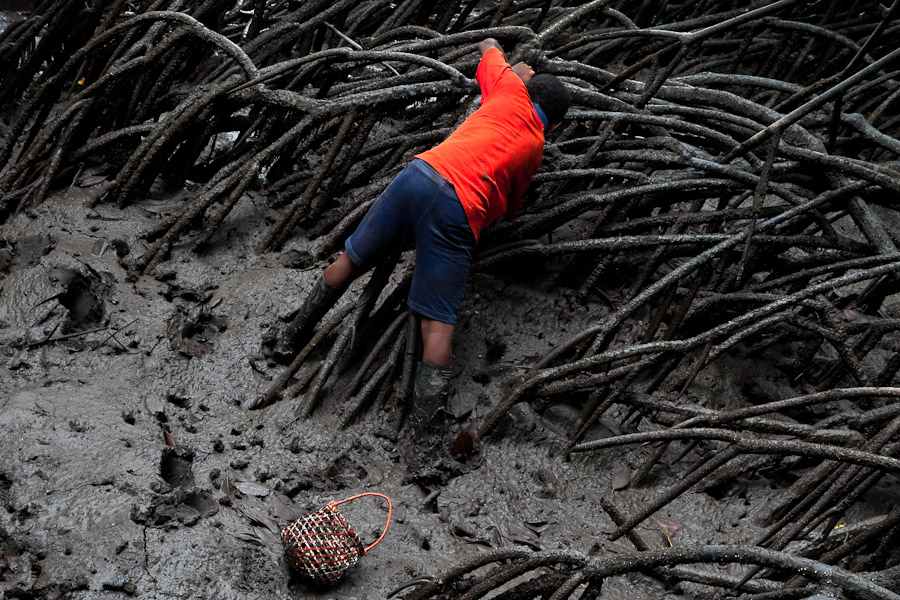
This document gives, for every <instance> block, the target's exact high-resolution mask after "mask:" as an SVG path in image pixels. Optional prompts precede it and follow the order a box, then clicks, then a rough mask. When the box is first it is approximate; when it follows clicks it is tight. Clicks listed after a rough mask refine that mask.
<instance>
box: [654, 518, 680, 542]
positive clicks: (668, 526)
mask: <svg viewBox="0 0 900 600" xmlns="http://www.w3.org/2000/svg"><path fill="white" fill-rule="evenodd" d="M654 521H656V524H657V525H659V526H660V528H661V529H662V534H663V539H664V540H665V541H666V543H667V544H668V546H669V547H670V548H674V547H675V544H673V543H672V536H673V535H675V532H676V531H678V530H679V529H681V527H682V523H679V522H678V521H669V520H661V519H654Z"/></svg>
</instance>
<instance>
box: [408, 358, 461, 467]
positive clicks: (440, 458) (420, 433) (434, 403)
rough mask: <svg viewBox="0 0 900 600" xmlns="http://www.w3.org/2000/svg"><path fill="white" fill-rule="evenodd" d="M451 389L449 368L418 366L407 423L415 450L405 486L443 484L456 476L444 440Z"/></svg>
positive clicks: (448, 449)
mask: <svg viewBox="0 0 900 600" xmlns="http://www.w3.org/2000/svg"><path fill="white" fill-rule="evenodd" d="M449 389H450V367H442V366H439V365H433V364H430V363H423V362H420V363H419V365H418V368H417V369H416V380H415V387H414V397H413V406H412V411H411V412H410V421H411V423H412V429H413V436H414V437H415V450H414V454H413V456H412V457H411V461H410V462H411V464H410V476H409V477H408V478H407V481H408V482H411V483H420V484H443V483H446V482H447V480H448V479H449V478H450V477H451V476H453V475H458V474H459V473H457V472H456V471H459V469H458V468H454V466H455V465H453V464H452V463H453V462H454V461H451V460H450V443H449V440H448V439H447V430H448V428H449V421H450V415H449V413H447V411H446V405H447V396H448V392H449Z"/></svg>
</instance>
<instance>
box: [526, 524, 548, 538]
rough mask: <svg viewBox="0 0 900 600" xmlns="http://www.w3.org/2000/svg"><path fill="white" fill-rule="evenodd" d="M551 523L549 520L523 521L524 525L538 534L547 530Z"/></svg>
mask: <svg viewBox="0 0 900 600" xmlns="http://www.w3.org/2000/svg"><path fill="white" fill-rule="evenodd" d="M550 525H551V523H550V522H549V521H525V527H527V528H528V529H530V530H532V531H533V532H535V533H537V534H538V535H540V534H541V533H543V532H545V531H547V528H548V527H550Z"/></svg>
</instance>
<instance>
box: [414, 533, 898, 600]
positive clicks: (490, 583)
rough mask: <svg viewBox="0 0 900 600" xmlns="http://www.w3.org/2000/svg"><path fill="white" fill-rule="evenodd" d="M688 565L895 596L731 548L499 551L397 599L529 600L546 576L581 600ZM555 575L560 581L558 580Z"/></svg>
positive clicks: (780, 558)
mask: <svg viewBox="0 0 900 600" xmlns="http://www.w3.org/2000/svg"><path fill="white" fill-rule="evenodd" d="M690 563H703V564H728V563H735V564H740V565H759V566H764V567H768V568H771V569H774V570H777V571H781V572H785V573H792V574H795V575H800V576H802V577H804V578H806V579H808V580H810V581H811V583H812V585H813V588H812V589H820V590H822V591H823V592H828V593H829V594H833V593H835V592H836V593H841V594H844V595H845V596H846V597H848V598H873V599H874V598H891V599H898V598H900V595H898V594H897V593H895V592H893V591H892V590H891V589H888V588H885V587H882V586H881V585H878V584H876V583H873V582H872V581H871V580H870V578H868V577H862V576H859V575H856V574H854V573H850V572H848V571H845V570H843V569H839V568H837V567H832V566H830V565H826V564H824V563H821V562H817V561H813V560H810V559H807V558H801V557H797V556H793V555H791V554H788V553H784V552H778V551H774V550H767V549H764V548H759V547H755V546H737V545H720V546H716V545H710V546H693V547H690V546H689V547H680V548H666V549H664V550H647V551H643V552H636V553H632V554H624V555H609V556H602V557H597V558H591V557H588V556H587V555H585V554H581V553H578V552H563V551H540V552H533V553H529V552H525V551H511V550H500V551H496V552H493V553H490V554H485V555H482V556H479V557H478V558H477V559H475V560H470V561H468V562H464V563H461V564H460V565H458V566H455V567H452V568H450V569H448V570H446V571H444V572H443V573H442V574H441V575H440V576H438V577H437V578H435V579H434V580H431V581H428V582H426V583H424V584H423V585H419V586H418V587H417V588H415V589H413V590H412V591H410V592H408V593H406V594H405V595H403V596H402V597H403V600H438V599H445V598H466V599H467V600H469V599H474V598H481V597H484V596H485V595H487V594H490V593H492V592H493V593H502V594H504V595H505V596H504V597H510V598H518V597H533V596H523V595H521V594H517V593H516V591H517V590H518V591H519V592H523V593H524V592H526V590H527V591H529V592H530V591H531V586H533V582H534V581H535V580H542V579H546V578H549V579H550V580H552V581H554V582H557V581H560V580H562V583H561V584H560V585H558V586H557V587H556V589H555V590H553V591H552V593H550V592H547V594H549V595H548V597H549V598H554V599H560V600H562V599H566V598H576V597H583V596H580V594H582V593H584V591H585V589H588V590H590V589H592V588H593V589H594V590H595V591H596V590H599V588H600V587H601V586H602V585H603V582H604V580H606V579H608V578H610V577H615V576H619V575H625V574H629V573H639V572H645V571H646V570H651V571H653V572H655V573H657V574H658V576H659V577H661V578H665V579H666V580H667V581H669V582H673V581H678V580H679V578H678V575H679V574H680V573H681V571H678V570H676V569H672V567H678V566H679V565H685V564H690ZM560 573H564V574H565V575H566V577H565V578H563V577H558V576H559V574H560ZM704 583H705V584H706V585H716V586H718V587H720V588H723V589H728V588H729V587H730V586H733V585H734V581H733V579H732V578H728V577H708V578H705V581H704ZM776 585H777V584H776ZM776 589H777V588H776ZM591 593H593V592H591Z"/></svg>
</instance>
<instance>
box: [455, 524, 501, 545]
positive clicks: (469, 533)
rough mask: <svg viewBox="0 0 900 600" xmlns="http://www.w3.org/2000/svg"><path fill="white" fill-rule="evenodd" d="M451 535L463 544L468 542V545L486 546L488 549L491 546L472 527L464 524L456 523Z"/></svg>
mask: <svg viewBox="0 0 900 600" xmlns="http://www.w3.org/2000/svg"><path fill="white" fill-rule="evenodd" d="M453 535H455V536H456V537H458V538H459V539H461V540H462V541H464V542H468V543H469V544H477V545H479V546H487V547H488V548H491V547H492V544H491V542H490V541H489V540H487V539H485V538H482V537H480V536H479V535H478V533H477V532H476V531H475V530H474V529H473V528H472V527H470V526H468V525H466V524H465V523H457V524H456V525H454V527H453Z"/></svg>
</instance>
